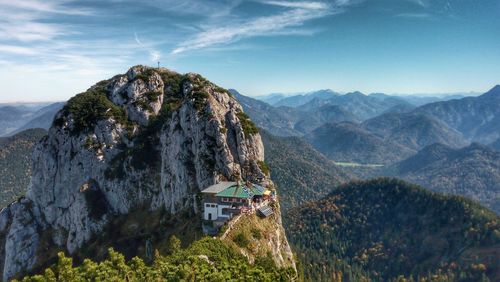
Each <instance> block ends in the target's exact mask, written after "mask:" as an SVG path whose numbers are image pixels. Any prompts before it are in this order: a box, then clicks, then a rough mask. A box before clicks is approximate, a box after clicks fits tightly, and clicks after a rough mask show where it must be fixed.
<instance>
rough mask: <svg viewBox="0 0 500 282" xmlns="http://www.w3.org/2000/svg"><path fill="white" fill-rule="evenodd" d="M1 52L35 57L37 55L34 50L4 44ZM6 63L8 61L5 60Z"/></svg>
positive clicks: (0, 45) (0, 46) (0, 49)
mask: <svg viewBox="0 0 500 282" xmlns="http://www.w3.org/2000/svg"><path fill="white" fill-rule="evenodd" d="M0 52H5V53H10V54H16V55H34V54H36V53H37V51H36V50H34V49H32V48H28V47H22V46H15V45H3V44H0ZM4 62H6V60H4Z"/></svg>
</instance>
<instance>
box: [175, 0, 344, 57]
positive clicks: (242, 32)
mask: <svg viewBox="0 0 500 282" xmlns="http://www.w3.org/2000/svg"><path fill="white" fill-rule="evenodd" d="M260 2H261V3H263V4H266V5H272V6H279V7H284V8H286V10H285V11H280V12H277V13H276V14H273V15H269V16H261V17H256V18H252V19H248V20H243V21H241V20H240V21H236V22H230V23H227V22H224V23H222V24H220V23H219V24H217V25H215V26H214V25H211V26H208V27H200V28H201V30H202V31H200V32H198V33H196V34H195V35H193V36H192V37H191V38H190V39H188V40H185V41H183V42H181V43H180V44H179V45H178V46H177V47H176V48H175V49H174V50H173V51H172V54H180V53H183V52H186V51H191V50H199V49H204V48H207V47H212V46H214V45H220V44H228V43H233V42H235V41H238V40H241V39H244V38H249V37H256V36H270V35H278V34H280V33H283V32H284V31H285V30H286V29H288V28H293V27H298V26H302V25H303V24H304V23H305V22H306V21H309V20H312V19H317V18H322V17H325V16H327V15H330V14H333V13H334V12H335V9H333V8H334V7H332V6H331V5H328V4H326V3H325V2H311V1H307V2H306V1H299V2H295V1H293V2H292V1H260ZM345 4H347V3H341V5H345ZM287 33H288V34H290V33H291V32H290V31H289V32H287ZM292 33H293V32H292Z"/></svg>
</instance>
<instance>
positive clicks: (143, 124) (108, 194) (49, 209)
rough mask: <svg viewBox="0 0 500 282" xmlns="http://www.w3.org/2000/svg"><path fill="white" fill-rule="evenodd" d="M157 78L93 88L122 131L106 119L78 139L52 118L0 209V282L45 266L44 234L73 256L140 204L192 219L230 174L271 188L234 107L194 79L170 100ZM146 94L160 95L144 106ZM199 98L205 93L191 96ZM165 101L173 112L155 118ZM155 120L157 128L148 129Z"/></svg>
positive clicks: (142, 74) (68, 119) (255, 141)
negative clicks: (119, 113)
mask: <svg viewBox="0 0 500 282" xmlns="http://www.w3.org/2000/svg"><path fill="white" fill-rule="evenodd" d="M163 74H168V75H173V73H172V72H170V71H168V70H153V69H148V68H146V67H141V66H137V67H133V68H131V69H130V70H129V71H128V72H127V74H125V75H119V76H115V77H114V78H112V79H111V80H110V81H107V82H101V83H99V84H97V85H95V86H93V87H92V88H91V89H93V90H94V91H99V89H101V88H99V87H103V85H104V87H103V88H102V89H104V90H103V91H104V92H105V94H106V95H107V98H108V99H109V100H110V101H111V102H113V103H114V104H115V105H117V106H119V107H121V108H122V109H124V110H125V112H126V114H127V118H128V122H127V124H121V123H119V120H120V119H119V118H116V117H114V116H109V117H107V118H104V119H101V120H99V121H96V122H95V124H94V126H93V128H88V130H82V131H80V132H78V131H75V128H76V122H77V121H76V119H75V116H73V115H72V113H68V112H67V111H65V110H64V109H63V110H62V111H60V112H59V113H58V114H57V116H56V122H55V123H54V125H53V126H52V127H51V128H50V130H49V134H48V136H47V137H46V138H44V139H43V140H42V141H40V143H39V144H38V145H37V146H36V148H35V150H34V153H33V156H32V159H33V176H32V179H31V183H30V186H29V188H28V192H27V195H26V199H23V200H22V201H20V202H16V203H14V204H12V205H10V206H9V207H8V208H6V209H4V210H2V211H1V212H0V254H1V255H2V257H1V258H0V263H1V267H3V268H2V270H3V279H4V280H7V279H9V278H11V277H13V276H14V275H16V274H17V273H19V272H21V271H26V270H31V269H32V268H33V267H34V266H35V265H37V264H42V263H43V259H45V258H41V257H39V256H38V255H37V250H38V248H39V241H40V238H41V237H42V236H43V235H47V234H48V235H50V236H45V237H49V240H50V241H51V244H53V245H54V246H59V247H60V248H62V249H65V250H67V251H68V252H69V253H70V254H71V253H73V252H75V251H76V250H78V249H79V248H81V247H82V246H83V245H84V244H85V243H86V242H89V241H90V240H92V238H93V237H94V236H95V235H96V234H99V232H101V231H102V230H103V229H104V228H105V227H106V225H107V224H108V222H109V220H110V219H111V218H112V217H113V216H115V215H126V214H128V213H130V212H131V211H133V210H134V209H138V208H142V207H144V206H147V207H149V209H150V210H151V211H156V210H160V209H164V210H166V211H168V212H170V213H171V214H176V213H178V212H180V211H183V210H192V211H193V212H194V213H197V212H198V205H199V203H198V202H197V201H198V200H197V197H196V195H197V194H198V192H199V191H200V190H202V189H203V188H205V187H207V186H209V185H212V184H214V183H216V182H217V181H220V180H230V179H235V178H236V177H238V176H241V177H243V178H246V179H248V180H250V181H254V182H260V183H263V184H271V181H270V180H269V179H268V178H267V177H266V175H265V174H264V173H263V172H262V171H261V169H260V168H259V166H258V163H257V161H263V160H264V147H263V145H262V141H261V139H260V136H259V135H258V134H253V135H250V134H245V132H244V130H243V128H242V125H241V123H240V121H239V119H238V117H237V115H236V113H238V112H241V111H242V108H241V106H240V105H239V104H238V102H237V101H236V100H235V99H234V98H233V97H231V96H230V95H229V94H228V93H226V92H225V91H223V90H221V89H220V88H218V87H216V86H215V85H213V84H211V83H209V82H208V81H206V80H204V79H203V78H201V77H200V76H197V75H195V74H188V75H185V76H183V78H184V80H183V82H182V88H181V89H182V91H181V93H174V92H173V90H172V89H173V86H172V85H170V84H169V83H170V82H169V83H167V82H166V81H164V80H163V78H162V75H163ZM175 75H177V76H180V75H179V74H175ZM151 92H155V93H158V95H152V96H153V99H152V100H151V97H148V93H151ZM199 92H201V93H205V94H206V95H202V96H200V97H201V98H200V97H197V96H196V95H197V93H199ZM80 95H85V94H80ZM179 96H180V97H179ZM200 99H202V100H200ZM165 101H170V102H172V101H175V103H177V105H176V106H177V107H176V108H175V109H170V110H169V112H168V116H166V115H167V114H165V113H163V116H161V117H160V112H161V109H162V105H164V102H165ZM200 101H201V102H200ZM165 103H167V102H165ZM145 105H147V106H145ZM110 110H111V109H108V111H110ZM155 118H159V119H161V120H164V121H163V122H162V123H159V125H158V126H157V128H155V129H153V130H150V129H149V127H148V126H149V125H151V124H152V122H153V121H152V120H153V119H155ZM157 124H158V122H157ZM280 225H281V224H280ZM49 230H50V232H49ZM283 234H284V233H283ZM45 237H44V238H45ZM278 239H279V241H280V242H283V241H285V242H286V237H285V238H278ZM286 245H288V243H286ZM280 255H281V254H280ZM289 256H290V257H289V258H287V259H288V260H290V259H292V260H293V258H292V256H291V252H289ZM281 259H282V260H285V258H283V257H282V258H281Z"/></svg>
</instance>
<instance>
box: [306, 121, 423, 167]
mask: <svg viewBox="0 0 500 282" xmlns="http://www.w3.org/2000/svg"><path fill="white" fill-rule="evenodd" d="M305 138H306V140H308V141H309V142H310V143H311V144H312V145H313V146H314V147H315V148H316V149H317V150H318V151H320V152H321V153H323V154H324V155H325V156H327V157H328V158H330V159H332V160H334V161H336V162H347V163H351V162H353V163H360V164H388V163H393V162H396V161H398V160H401V159H404V158H406V157H409V156H411V155H413V154H414V153H416V151H414V150H411V149H409V148H406V147H404V146H402V145H400V144H398V143H396V142H392V141H391V140H388V141H385V140H384V139H383V138H381V137H379V136H376V135H374V134H372V133H371V132H369V131H367V130H365V129H364V128H362V127H361V126H360V125H359V124H355V123H347V122H343V123H327V124H324V125H322V126H320V127H318V128H317V129H315V130H313V131H312V132H311V133H310V134H308V135H307V136H306V137H305Z"/></svg>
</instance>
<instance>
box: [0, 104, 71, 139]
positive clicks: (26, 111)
mask: <svg viewBox="0 0 500 282" xmlns="http://www.w3.org/2000/svg"><path fill="white" fill-rule="evenodd" d="M63 106H64V102H57V103H50V104H48V103H39V104H37V103H27V104H22V103H15V104H4V106H0V136H8V135H12V134H15V133H17V132H21V131H23V130H25V129H29V128H44V129H48V128H49V127H50V125H51V123H52V121H53V119H54V116H55V114H56V113H57V111H59V110H60V109H61V108H62V107H63Z"/></svg>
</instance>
